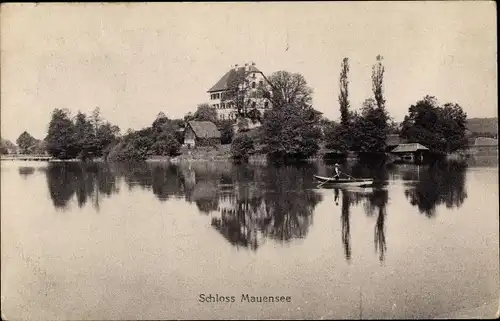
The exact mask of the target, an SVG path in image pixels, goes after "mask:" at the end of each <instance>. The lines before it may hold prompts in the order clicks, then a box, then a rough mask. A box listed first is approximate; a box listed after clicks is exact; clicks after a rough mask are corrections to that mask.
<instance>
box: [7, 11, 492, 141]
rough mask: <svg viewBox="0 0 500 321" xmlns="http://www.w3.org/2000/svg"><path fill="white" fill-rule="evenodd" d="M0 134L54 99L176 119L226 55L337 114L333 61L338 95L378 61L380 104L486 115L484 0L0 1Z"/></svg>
mask: <svg viewBox="0 0 500 321" xmlns="http://www.w3.org/2000/svg"><path fill="white" fill-rule="evenodd" d="M0 35H1V37H0V48H1V74H0V75H1V110H0V116H1V135H2V138H5V139H9V140H11V141H13V142H14V141H15V140H16V139H17V137H18V136H19V135H20V134H21V133H22V132H23V131H24V130H26V131H28V132H29V133H31V134H32V135H33V136H34V137H36V138H39V139H43V138H44V137H45V135H46V133H47V128H48V124H49V121H50V118H51V112H52V110H53V109H54V108H67V109H69V110H70V111H71V113H72V115H75V114H76V113H77V111H78V110H80V111H82V112H84V113H87V114H90V113H91V111H92V110H93V109H94V108H96V107H99V108H100V110H101V115H102V117H103V118H104V119H106V120H108V121H110V122H111V123H113V124H115V125H118V126H119V127H120V128H121V130H122V133H123V132H125V131H126V130H127V129H128V128H132V129H140V128H143V127H145V126H149V125H151V123H152V122H153V121H154V119H155V118H156V115H157V114H158V113H159V112H160V111H162V112H164V113H165V114H166V115H167V116H168V117H169V118H182V117H183V116H184V115H185V114H186V113H188V112H189V111H191V112H194V111H195V110H196V106H197V105H198V104H200V103H203V102H207V101H208V98H209V96H208V94H207V93H206V91H207V90H208V89H209V88H210V87H211V86H212V85H214V84H215V83H216V82H217V81H218V80H219V79H220V77H222V76H223V75H224V74H225V73H226V72H227V71H228V70H229V68H231V66H233V65H234V64H239V65H240V66H241V65H243V64H245V63H250V62H255V63H256V67H257V68H259V69H260V70H261V71H262V72H264V73H265V74H266V75H270V74H271V73H273V72H275V71H279V70H286V71H289V72H293V73H300V74H302V75H304V77H305V78H306V81H307V83H308V85H309V86H310V87H311V88H312V89H313V90H314V94H313V105H314V108H315V109H317V110H319V111H321V112H323V114H324V116H325V117H327V118H329V119H331V120H337V119H338V118H339V117H340V112H339V104H338V94H339V74H340V64H341V61H342V59H343V58H344V57H347V58H349V64H350V71H349V75H348V76H349V81H350V83H349V99H350V103H351V108H352V109H359V108H360V107H361V105H362V102H363V101H364V100H365V99H366V98H370V97H372V96H373V93H372V88H371V68H372V65H373V64H374V63H375V59H376V56H377V55H378V54H380V55H382V56H383V64H384V67H385V74H384V95H385V99H386V101H387V102H386V105H387V110H388V111H389V113H390V114H391V116H392V117H393V119H394V120H395V121H402V120H403V118H404V116H405V114H406V113H407V112H408V108H409V107H410V105H411V104H414V103H415V102H416V101H418V100H419V99H422V98H423V97H424V96H425V95H433V96H435V97H436V98H437V99H438V101H439V102H440V103H443V104H444V103H446V102H454V103H458V104H460V105H461V106H462V107H463V109H464V111H465V112H466V113H467V115H468V116H469V117H471V118H472V117H497V66H496V64H497V62H496V61H497V56H496V7H495V3H494V2H488V1H480V2H461V1H460V2H458V1H457V2H455V1H451V2H416V1H414V2H406V3H403V2H309V3H305V2H289V3H286V2H277V3H270V2H269V3H266V2H260V3H258V2H256V3H250V2H247V3H228V2H224V3H128V4H127V3H107V4H98V3H96V4H94V3H92V4H90V3H87V4H77V3H72V4H54V3H52V4H49V3H46V4H38V5H36V4H2V5H1V9H0Z"/></svg>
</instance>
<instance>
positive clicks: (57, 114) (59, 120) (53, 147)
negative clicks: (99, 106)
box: [45, 109, 79, 159]
mask: <svg viewBox="0 0 500 321" xmlns="http://www.w3.org/2000/svg"><path fill="white" fill-rule="evenodd" d="M74 132H75V129H74V126H73V123H72V122H71V120H70V117H69V111H68V110H63V109H54V111H53V112H52V119H51V120H50V123H49V130H48V132H47V137H46V138H45V141H46V142H47V151H48V153H49V154H50V155H51V156H54V157H56V158H60V159H67V158H74V157H76V156H77V155H78V152H79V150H78V148H77V144H76V142H75V135H74Z"/></svg>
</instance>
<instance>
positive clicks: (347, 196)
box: [334, 188, 389, 262]
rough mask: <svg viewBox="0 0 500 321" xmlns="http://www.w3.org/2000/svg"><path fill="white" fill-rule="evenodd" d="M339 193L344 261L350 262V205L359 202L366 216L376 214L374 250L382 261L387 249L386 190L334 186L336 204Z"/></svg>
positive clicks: (387, 197)
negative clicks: (350, 188)
mask: <svg viewBox="0 0 500 321" xmlns="http://www.w3.org/2000/svg"><path fill="white" fill-rule="evenodd" d="M339 193H341V194H342V201H341V215H340V222H341V228H342V233H341V234H342V245H343V248H344V257H345V259H346V261H347V262H350V261H351V258H352V251H351V233H350V230H351V226H350V215H351V207H352V206H355V205H358V204H360V203H361V204H362V205H363V208H364V212H365V214H366V215H367V216H369V217H373V216H375V213H376V215H377V219H376V221H375V228H374V245H375V252H376V253H377V252H378V254H379V260H380V262H383V261H384V259H385V253H386V250H387V244H386V238H385V219H386V216H387V202H388V200H389V194H388V191H387V190H385V189H379V188H376V189H367V190H364V189H360V190H355V189H353V190H349V189H344V188H343V189H339V188H334V200H335V204H336V205H337V206H338V205H339V204H338V200H339Z"/></svg>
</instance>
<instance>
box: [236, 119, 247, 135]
mask: <svg viewBox="0 0 500 321" xmlns="http://www.w3.org/2000/svg"><path fill="white" fill-rule="evenodd" d="M237 126H238V132H247V131H248V130H249V128H248V127H249V126H250V124H249V122H248V119H247V118H243V117H240V118H239V119H238V124H237Z"/></svg>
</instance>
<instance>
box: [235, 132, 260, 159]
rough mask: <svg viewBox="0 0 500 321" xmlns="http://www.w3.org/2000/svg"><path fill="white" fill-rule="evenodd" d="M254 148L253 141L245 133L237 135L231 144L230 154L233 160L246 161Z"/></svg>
mask: <svg viewBox="0 0 500 321" xmlns="http://www.w3.org/2000/svg"><path fill="white" fill-rule="evenodd" d="M254 150H255V146H254V143H253V141H252V139H251V138H250V137H248V135H246V134H242V135H238V137H236V138H235V139H234V141H233V143H232V144H231V154H232V155H233V158H234V159H235V160H242V161H247V160H248V158H249V157H250V155H251V154H252V153H253V152H254Z"/></svg>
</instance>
